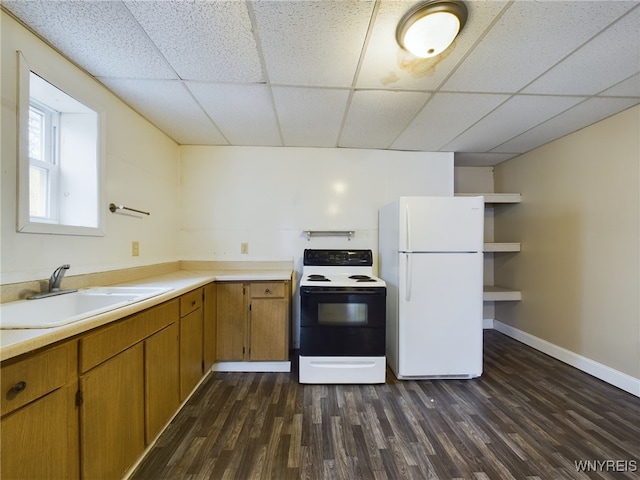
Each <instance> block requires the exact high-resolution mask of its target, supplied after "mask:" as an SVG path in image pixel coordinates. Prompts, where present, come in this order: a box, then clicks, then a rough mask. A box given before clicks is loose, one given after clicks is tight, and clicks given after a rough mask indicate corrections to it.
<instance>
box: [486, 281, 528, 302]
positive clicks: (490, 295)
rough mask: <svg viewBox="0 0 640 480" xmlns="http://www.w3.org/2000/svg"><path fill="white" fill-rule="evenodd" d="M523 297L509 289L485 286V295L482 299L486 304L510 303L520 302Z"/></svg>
mask: <svg viewBox="0 0 640 480" xmlns="http://www.w3.org/2000/svg"><path fill="white" fill-rule="evenodd" d="M521 298H522V295H521V293H520V292H519V291H517V290H510V289H508V288H502V287H495V286H493V285H485V286H484V294H483V297H482V299H483V300H484V301H485V302H509V301H519V300H520V299H521Z"/></svg>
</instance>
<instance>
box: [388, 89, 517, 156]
mask: <svg viewBox="0 0 640 480" xmlns="http://www.w3.org/2000/svg"><path fill="white" fill-rule="evenodd" d="M508 99H509V95H495V94H488V93H487V94H472V93H469V94H465V93H436V94H435V95H433V96H432V97H431V98H430V99H429V102H428V103H427V105H426V106H425V107H424V108H423V109H422V111H421V112H420V113H419V114H418V116H417V117H416V118H415V119H414V120H413V122H411V124H410V125H409V126H408V127H407V128H406V129H405V131H404V132H402V134H401V135H400V137H398V139H397V140H396V141H395V142H394V143H393V145H392V147H393V148H395V149H399V150H424V151H432V152H435V151H438V150H440V149H441V148H442V147H443V146H444V145H446V144H447V143H449V142H450V141H451V140H453V139H454V138H456V137H457V136H458V135H460V134H461V133H462V132H464V131H465V130H466V129H467V128H469V127H470V126H471V125H473V124H474V123H476V122H477V121H478V120H480V119H481V118H482V117H484V116H485V115H487V114H488V113H489V112H491V111H492V110H493V109H495V108H496V107H497V106H498V105H500V104H501V103H502V102H505V101H506V100H508Z"/></svg>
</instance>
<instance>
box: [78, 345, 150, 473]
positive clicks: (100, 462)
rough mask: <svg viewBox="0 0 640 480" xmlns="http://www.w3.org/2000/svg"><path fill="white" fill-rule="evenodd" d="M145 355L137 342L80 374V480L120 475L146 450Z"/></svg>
mask: <svg viewBox="0 0 640 480" xmlns="http://www.w3.org/2000/svg"><path fill="white" fill-rule="evenodd" d="M143 354H144V352H143V345H142V343H139V344H137V345H135V346H133V347H131V348H129V349H127V350H125V351H124V352H122V353H120V354H119V355H116V356H115V357H113V358H112V359H110V360H108V361H106V362H104V363H103V364H101V365H99V366H97V367H96V368H94V369H92V370H91V371H90V372H89V373H87V374H86V375H83V376H82V377H80V390H81V391H82V405H81V408H80V425H81V439H82V463H81V465H82V478H86V479H91V478H113V479H117V478H121V477H122V476H123V475H124V473H125V472H126V471H127V469H128V468H129V467H130V466H131V465H132V464H133V462H134V461H135V460H136V459H137V458H138V457H139V456H140V454H141V453H142V452H143V451H144V447H145V442H144V355H143Z"/></svg>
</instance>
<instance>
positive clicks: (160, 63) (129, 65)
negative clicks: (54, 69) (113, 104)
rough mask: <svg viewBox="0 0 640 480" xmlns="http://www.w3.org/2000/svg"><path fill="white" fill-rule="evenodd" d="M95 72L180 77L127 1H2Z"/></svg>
mask: <svg viewBox="0 0 640 480" xmlns="http://www.w3.org/2000/svg"><path fill="white" fill-rule="evenodd" d="M2 5H3V7H5V8H7V9H8V10H10V11H11V12H13V13H14V14H15V15H16V16H17V17H18V18H20V19H21V20H22V21H23V22H25V23H26V24H28V25H29V26H30V27H31V28H32V29H33V30H34V31H35V32H37V33H38V34H39V35H40V36H41V37H43V38H44V39H46V40H47V41H48V42H49V43H51V45H53V46H54V47H56V48H57V49H58V51H61V52H63V53H64V54H65V55H66V56H67V57H68V58H69V59H71V60H72V61H74V62H75V63H76V64H78V65H79V66H81V67H82V68H84V69H85V70H86V71H88V72H89V73H91V74H92V75H94V76H105V77H127V78H163V79H171V78H177V77H176V75H175V73H174V72H173V70H172V69H171V68H170V67H169V65H168V64H167V62H166V61H165V60H164V58H162V56H161V55H160V54H159V53H158V50H157V49H156V48H155V47H154V45H153V44H152V43H151V41H150V40H149V37H148V36H147V35H146V33H145V32H144V31H143V30H142V29H141V28H140V25H138V23H137V22H136V21H135V20H134V18H133V17H132V16H131V14H130V13H129V11H128V10H127V9H126V7H125V6H124V4H123V3H122V2H115V1H102V2H63V1H50V0H34V1H28V2H25V1H7V0H3V1H2Z"/></svg>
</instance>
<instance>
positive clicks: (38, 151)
mask: <svg viewBox="0 0 640 480" xmlns="http://www.w3.org/2000/svg"><path fill="white" fill-rule="evenodd" d="M44 120H45V119H44V114H43V113H42V112H40V111H38V110H36V109H34V108H30V109H29V158H34V159H36V160H40V161H45V158H44V132H45V130H44V128H45V126H44Z"/></svg>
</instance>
